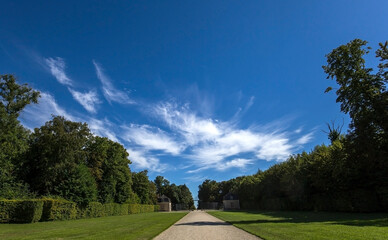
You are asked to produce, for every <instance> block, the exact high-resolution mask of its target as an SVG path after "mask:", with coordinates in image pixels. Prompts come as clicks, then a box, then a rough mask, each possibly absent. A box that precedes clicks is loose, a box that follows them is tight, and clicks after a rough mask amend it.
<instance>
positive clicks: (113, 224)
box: [0, 212, 187, 240]
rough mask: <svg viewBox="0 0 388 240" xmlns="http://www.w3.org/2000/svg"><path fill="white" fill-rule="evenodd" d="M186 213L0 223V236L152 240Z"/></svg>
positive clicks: (14, 237)
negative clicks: (29, 222)
mask: <svg viewBox="0 0 388 240" xmlns="http://www.w3.org/2000/svg"><path fill="white" fill-rule="evenodd" d="M186 214H187V212H171V213H158V212H156V213H141V214H133V215H126V216H112V217H101V218H90V219H79V220H69V221H55V222H38V223H32V224H0V239H2V240H5V239H152V238H153V237H155V236H156V235H158V234H159V233H161V232H162V231H164V230H165V229H167V228H168V227H169V226H171V225H172V224H174V223H175V222H176V221H178V220H179V219H180V218H182V217H183V216H184V215H186Z"/></svg>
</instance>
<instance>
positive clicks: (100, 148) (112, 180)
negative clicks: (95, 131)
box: [86, 136, 134, 203]
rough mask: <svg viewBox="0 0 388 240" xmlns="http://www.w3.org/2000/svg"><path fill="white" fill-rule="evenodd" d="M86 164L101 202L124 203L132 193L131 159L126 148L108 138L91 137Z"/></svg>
mask: <svg viewBox="0 0 388 240" xmlns="http://www.w3.org/2000/svg"><path fill="white" fill-rule="evenodd" d="M86 150H87V152H88V158H87V166H88V167H89V168H90V170H91V172H92V174H93V176H94V178H95V179H96V182H97V186H98V200H99V201H100V202H102V203H110V202H116V203H124V202H128V201H130V199H131V197H132V195H133V194H134V193H133V192H132V187H131V185H132V177H131V171H130V169H129V164H131V161H129V159H128V153H127V151H126V149H125V148H124V147H123V146H122V145H121V144H119V143H117V142H113V141H111V140H109V139H108V138H103V137H98V136H96V137H93V138H91V142H90V143H89V144H88V148H87V149H86Z"/></svg>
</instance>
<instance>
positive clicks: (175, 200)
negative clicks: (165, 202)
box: [154, 176, 195, 209]
mask: <svg viewBox="0 0 388 240" xmlns="http://www.w3.org/2000/svg"><path fill="white" fill-rule="evenodd" d="M154 183H155V186H156V192H157V194H158V195H159V196H162V195H165V196H167V197H169V198H170V199H171V203H172V206H173V208H174V207H175V206H176V204H180V206H181V207H182V209H194V208H195V207H194V199H193V196H192V195H191V192H190V190H189V188H188V187H187V186H186V184H183V185H178V186H177V185H175V184H170V182H169V181H168V180H167V179H165V178H164V177H163V176H157V177H156V178H155V180H154ZM174 209H175V208H174Z"/></svg>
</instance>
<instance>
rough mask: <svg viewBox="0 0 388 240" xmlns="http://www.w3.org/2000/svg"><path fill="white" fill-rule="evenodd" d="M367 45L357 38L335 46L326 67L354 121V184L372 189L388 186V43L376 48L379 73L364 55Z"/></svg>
mask: <svg viewBox="0 0 388 240" xmlns="http://www.w3.org/2000/svg"><path fill="white" fill-rule="evenodd" d="M366 45H367V42H366V41H363V40H360V39H355V40H353V41H351V42H349V43H348V44H346V45H342V46H340V47H338V48H336V49H334V50H333V51H332V52H331V53H329V54H328V55H327V65H326V66H323V69H324V71H325V72H326V73H327V74H328V78H331V79H335V80H336V82H337V84H338V85H339V88H338V89H337V91H336V94H337V102H339V103H341V111H343V112H344V113H347V114H349V116H350V117H351V120H352V121H351V124H350V131H349V134H348V136H347V138H346V139H347V144H346V151H348V153H349V157H348V161H349V164H348V165H349V166H352V168H353V169H354V170H353V172H354V173H355V174H353V176H352V177H353V184H356V185H357V184H358V185H360V187H362V188H371V187H374V186H376V185H381V183H386V186H388V178H387V174H386V173H383V172H382V171H381V169H387V167H388V158H387V156H388V121H387V119H388V92H387V84H388V79H387V76H388V73H387V68H388V49H387V45H388V42H385V43H384V44H382V43H380V48H379V49H378V50H377V51H376V57H377V58H379V60H380V64H379V65H378V69H379V70H378V71H377V72H376V73H375V72H374V70H373V69H372V68H370V67H367V66H366V63H365V59H364V58H365V55H366V54H368V53H369V51H370V49H371V48H370V47H367V46H366ZM331 89H333V88H332V87H329V88H328V89H327V90H326V92H327V91H330V90H331ZM350 187H353V186H350Z"/></svg>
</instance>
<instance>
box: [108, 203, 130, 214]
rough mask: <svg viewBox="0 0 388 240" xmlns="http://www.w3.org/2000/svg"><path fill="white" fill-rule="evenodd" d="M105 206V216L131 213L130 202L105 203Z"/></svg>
mask: <svg viewBox="0 0 388 240" xmlns="http://www.w3.org/2000/svg"><path fill="white" fill-rule="evenodd" d="M103 206H104V213H105V216H119V215H128V214H129V213H128V204H118V203H105V204H104V205H103Z"/></svg>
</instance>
